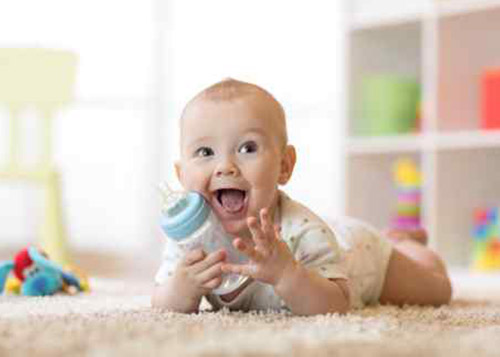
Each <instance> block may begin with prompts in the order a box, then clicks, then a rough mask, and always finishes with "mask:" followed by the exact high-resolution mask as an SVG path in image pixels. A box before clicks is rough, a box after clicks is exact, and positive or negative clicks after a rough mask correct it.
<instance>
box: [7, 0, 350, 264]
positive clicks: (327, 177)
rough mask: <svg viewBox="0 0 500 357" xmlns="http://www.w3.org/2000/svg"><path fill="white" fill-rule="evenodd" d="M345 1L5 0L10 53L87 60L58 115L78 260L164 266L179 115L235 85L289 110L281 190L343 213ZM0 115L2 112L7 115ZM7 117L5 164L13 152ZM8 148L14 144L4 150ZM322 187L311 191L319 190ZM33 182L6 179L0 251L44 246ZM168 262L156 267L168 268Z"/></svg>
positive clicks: (30, 119)
mask: <svg viewBox="0 0 500 357" xmlns="http://www.w3.org/2000/svg"><path fill="white" fill-rule="evenodd" d="M343 39H344V37H343V15H342V11H341V2H339V1H325V0H311V1H307V2H306V1H289V0H287V1H284V0H279V1H277V0H275V1H264V0H257V1H231V0H212V1H203V0H182V1H181V0H170V1H166V0H163V1H161V0H127V1H112V0H104V1H103V0H99V1H97V0H86V1H62V0H47V1H28V0H18V1H9V2H3V3H2V4H1V6H0V47H7V48H8V47H16V48H17V47H42V48H53V49H63V50H70V51H72V52H74V53H75V54H77V55H78V58H79V61H78V75H77V83H76V93H75V100H74V102H73V103H72V104H71V105H70V106H68V107H67V108H65V109H64V110H62V111H61V112H59V113H58V115H57V117H56V120H55V128H54V129H55V132H54V137H55V160H56V164H57V166H58V167H59V169H60V171H61V174H62V202H63V213H64V224H65V229H66V233H67V237H68V242H69V246H70V248H71V250H72V251H73V252H82V251H85V252H92V251H98V252H118V253H127V254H130V253H134V254H136V253H137V254H139V253H140V254H141V256H148V254H149V255H150V257H151V260H155V259H159V254H160V249H161V243H162V240H163V237H162V235H161V232H160V229H159V226H158V218H159V205H160V197H159V194H158V192H157V191H156V189H155V186H156V185H157V183H158V182H159V181H161V180H164V179H167V180H169V181H170V182H171V183H172V184H173V185H174V186H176V187H179V186H178V183H176V182H175V176H174V173H173V166H172V163H173V162H174V160H175V159H176V157H177V155H178V128H177V118H178V117H179V114H180V112H181V110H182V107H183V105H184V104H185V103H186V101H187V100H188V99H189V98H190V97H192V96H193V95H194V94H196V93H197V92H198V91H199V90H201V89H203V88H204V87H206V86H208V85H210V84H212V83H214V82H216V81H219V80H221V79H223V78H226V77H233V78H236V79H240V80H244V81H249V82H253V83H256V84H258V85H260V86H262V87H264V88H266V89H267V90H269V91H270V92H271V93H273V94H274V95H275V96H276V98H277V99H278V100H279V101H281V102H282V104H283V106H284V107H285V111H286V114H287V117H288V125H289V136H290V140H291V142H292V143H293V144H295V146H296V147H297V151H298V163H297V167H296V171H295V174H294V176H293V178H292V181H291V183H290V184H289V185H287V187H286V188H285V189H286V190H287V192H289V193H290V194H291V195H292V196H293V197H295V198H296V199H298V200H300V201H303V202H304V203H306V204H307V205H309V206H311V207H312V208H313V209H314V210H315V211H316V212H318V213H319V214H320V215H322V216H324V217H334V216H335V215H336V214H337V213H339V212H340V209H341V205H342V199H343V198H342V190H341V187H342V177H343V174H342V165H341V142H342V140H343V132H344V128H343V127H342V121H341V120H340V118H341V116H342V113H343V110H344V104H343V103H344V100H343V95H344V93H343V81H344V78H343V76H344V71H343V66H344V57H345V54H344V45H343V41H344V40H343ZM2 110H3V108H2ZM21 119H22V120H21V122H22V124H21V127H22V128H23V130H22V140H23V143H24V145H23V152H22V153H21V154H22V155H21V158H22V162H23V163H24V164H25V165H26V166H27V167H29V166H30V165H32V164H33V163H34V162H36V159H37V155H39V153H38V152H37V149H36V148H37V144H38V143H37V140H38V138H37V136H36V135H35V134H34V133H35V132H36V127H37V126H38V125H40V124H39V120H38V118H37V117H36V115H35V113H34V112H31V111H26V112H24V113H23V115H22V118H21ZM7 127H8V120H7V113H6V112H5V111H2V112H0V159H1V158H7V154H8V145H7V144H6V143H7V142H8V138H7V135H8V128H7ZM4 144H5V145H4ZM313 188H314V189H313ZM42 199H43V198H42V196H41V192H40V189H39V187H37V185H36V184H32V183H23V182H6V181H3V182H0V247H13V249H20V248H22V247H23V246H24V245H26V244H28V243H32V242H34V241H36V237H37V235H38V230H39V225H40V221H41V215H42V210H43V205H42V203H41V200H42ZM158 262H159V261H158Z"/></svg>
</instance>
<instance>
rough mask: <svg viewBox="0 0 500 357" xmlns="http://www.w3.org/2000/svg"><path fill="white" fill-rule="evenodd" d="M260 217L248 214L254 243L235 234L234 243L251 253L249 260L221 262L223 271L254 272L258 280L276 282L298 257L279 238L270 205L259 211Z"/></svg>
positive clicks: (251, 273) (273, 283)
mask: <svg viewBox="0 0 500 357" xmlns="http://www.w3.org/2000/svg"><path fill="white" fill-rule="evenodd" d="M260 221H261V224H260V225H259V222H258V221H257V218H255V217H249V218H248V219H247V224H248V227H249V229H250V232H251V233H252V239H253V243H254V244H253V245H252V244H251V243H250V242H245V241H244V240H243V239H242V238H239V237H238V238H236V239H235V240H234V241H233V245H234V246H235V248H236V249H238V250H239V251H240V252H242V253H243V254H245V255H246V256H248V258H249V259H250V262H249V263H248V264H242V265H240V264H229V263H224V264H223V265H222V271H223V272H227V273H236V274H241V275H246V276H251V277H252V278H254V279H255V280H258V281H260V282H263V283H267V284H271V285H273V286H275V285H276V284H278V282H279V281H280V279H281V277H282V276H283V272H284V271H285V270H286V269H288V268H291V267H293V266H294V264H295V260H294V258H293V255H292V253H291V252H290V250H289V249H288V246H287V244H286V243H285V242H283V241H282V240H281V239H280V236H279V232H278V228H277V227H275V226H273V225H272V223H271V220H270V218H269V212H268V210H267V209H265V208H264V209H262V210H261V211H260Z"/></svg>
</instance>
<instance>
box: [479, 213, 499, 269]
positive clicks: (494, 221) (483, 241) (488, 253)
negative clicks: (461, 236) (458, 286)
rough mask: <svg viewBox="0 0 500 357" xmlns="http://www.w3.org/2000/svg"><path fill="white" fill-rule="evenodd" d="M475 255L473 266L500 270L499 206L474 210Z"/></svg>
mask: <svg viewBox="0 0 500 357" xmlns="http://www.w3.org/2000/svg"><path fill="white" fill-rule="evenodd" d="M472 235H473V238H474V255H473V264H472V268H473V269H474V270H479V271H492V270H500V216H499V207H494V208H482V209H477V210H476V211H475V212H474V229H473V231H472Z"/></svg>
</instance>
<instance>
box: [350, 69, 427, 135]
mask: <svg viewBox="0 0 500 357" xmlns="http://www.w3.org/2000/svg"><path fill="white" fill-rule="evenodd" d="M419 101H420V85H419V83H418V82H417V81H416V80H415V79H414V78H410V77H405V76H401V75H395V74H376V75H368V76H366V77H364V78H363V79H362V85H361V111H360V118H358V119H359V120H360V121H359V122H358V123H357V125H356V127H357V128H356V129H357V130H356V131H357V134H360V135H389V134H402V133H409V132H412V131H414V130H415V128H416V119H417V107H418V105H419Z"/></svg>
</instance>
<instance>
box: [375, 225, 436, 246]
mask: <svg viewBox="0 0 500 357" xmlns="http://www.w3.org/2000/svg"><path fill="white" fill-rule="evenodd" d="M384 233H385V236H386V237H387V238H388V239H390V240H391V241H392V242H394V243H396V242H400V241H402V240H405V239H411V240H414V241H415V242H417V243H420V244H422V245H427V231H426V230H425V229H423V228H418V229H412V230H403V229H388V230H386V231H385V232H384Z"/></svg>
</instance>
